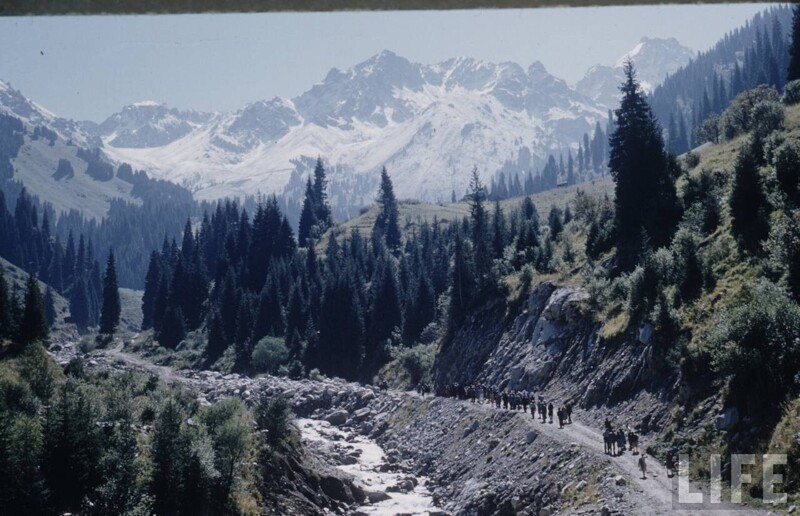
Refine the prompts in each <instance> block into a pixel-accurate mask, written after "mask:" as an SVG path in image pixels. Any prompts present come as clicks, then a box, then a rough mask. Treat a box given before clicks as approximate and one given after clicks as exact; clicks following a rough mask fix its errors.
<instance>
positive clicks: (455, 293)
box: [448, 232, 475, 333]
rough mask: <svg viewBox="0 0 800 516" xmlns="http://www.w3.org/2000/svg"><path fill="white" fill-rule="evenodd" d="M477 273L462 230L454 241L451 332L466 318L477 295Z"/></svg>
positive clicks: (449, 315)
mask: <svg viewBox="0 0 800 516" xmlns="http://www.w3.org/2000/svg"><path fill="white" fill-rule="evenodd" d="M474 278H475V274H474V272H473V267H472V261H471V257H470V253H469V250H468V248H467V246H466V245H465V243H464V239H463V238H462V236H461V233H460V232H456V235H455V240H454V242H453V266H452V268H451V273H450V306H449V308H448V331H450V332H451V333H452V332H453V331H454V330H455V329H456V328H457V327H458V325H459V324H460V323H461V322H462V321H463V320H464V317H465V316H466V314H467V310H468V309H469V307H470V305H471V304H472V300H473V296H474V295H475V279H474Z"/></svg>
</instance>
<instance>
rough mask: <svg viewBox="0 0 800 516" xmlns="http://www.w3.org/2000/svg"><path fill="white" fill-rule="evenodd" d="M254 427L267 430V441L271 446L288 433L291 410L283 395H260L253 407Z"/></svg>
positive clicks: (274, 445) (280, 440)
mask: <svg viewBox="0 0 800 516" xmlns="http://www.w3.org/2000/svg"><path fill="white" fill-rule="evenodd" d="M254 412H255V414H254V415H255V420H256V428H258V429H259V430H263V431H266V432H267V442H268V443H269V445H270V446H272V447H273V448H274V447H276V446H278V445H279V444H280V443H281V442H283V440H284V439H286V437H287V436H288V435H289V430H290V423H291V412H290V410H289V403H288V402H287V401H286V398H285V397H283V396H272V397H269V396H261V398H259V400H258V404H257V405H256V408H255V411H254Z"/></svg>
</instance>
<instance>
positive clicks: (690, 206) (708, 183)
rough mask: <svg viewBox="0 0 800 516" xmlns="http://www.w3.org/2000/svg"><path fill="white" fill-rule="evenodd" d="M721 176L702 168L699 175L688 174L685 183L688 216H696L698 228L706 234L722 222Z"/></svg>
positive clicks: (684, 198) (684, 201)
mask: <svg viewBox="0 0 800 516" xmlns="http://www.w3.org/2000/svg"><path fill="white" fill-rule="evenodd" d="M720 176H721V175H720V174H716V175H715V174H714V173H712V172H709V171H708V170H702V171H700V174H699V175H697V176H687V178H686V183H685V184H684V188H683V203H684V205H685V206H686V216H687V218H688V217H695V218H696V221H697V227H696V229H697V230H699V231H700V232H701V233H702V234H704V235H707V234H709V233H711V232H713V231H714V230H715V229H716V228H717V226H718V225H719V222H720V216H721V214H720V205H719V203H720V190H721V188H720V186H721V185H720V182H721V179H720Z"/></svg>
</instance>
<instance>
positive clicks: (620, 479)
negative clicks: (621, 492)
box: [614, 475, 628, 486]
mask: <svg viewBox="0 0 800 516" xmlns="http://www.w3.org/2000/svg"><path fill="white" fill-rule="evenodd" d="M614 483H615V484H616V485H618V486H624V485H625V484H627V483H628V482H627V481H626V480H625V477H623V476H622V475H617V476H616V477H614Z"/></svg>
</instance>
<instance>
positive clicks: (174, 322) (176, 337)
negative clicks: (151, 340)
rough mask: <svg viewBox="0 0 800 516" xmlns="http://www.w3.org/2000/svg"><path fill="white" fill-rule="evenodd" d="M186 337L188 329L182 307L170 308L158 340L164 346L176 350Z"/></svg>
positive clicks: (158, 334)
mask: <svg viewBox="0 0 800 516" xmlns="http://www.w3.org/2000/svg"><path fill="white" fill-rule="evenodd" d="M184 337H186V327H185V323H184V319H183V311H182V310H181V307H179V306H178V307H173V306H168V307H167V309H166V310H165V312H164V319H163V321H162V323H161V329H160V330H159V331H158V333H157V334H156V339H157V340H158V342H159V344H161V345H162V346H164V347H167V348H172V349H175V348H176V347H177V346H178V344H180V343H181V341H182V340H183V339H184Z"/></svg>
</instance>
